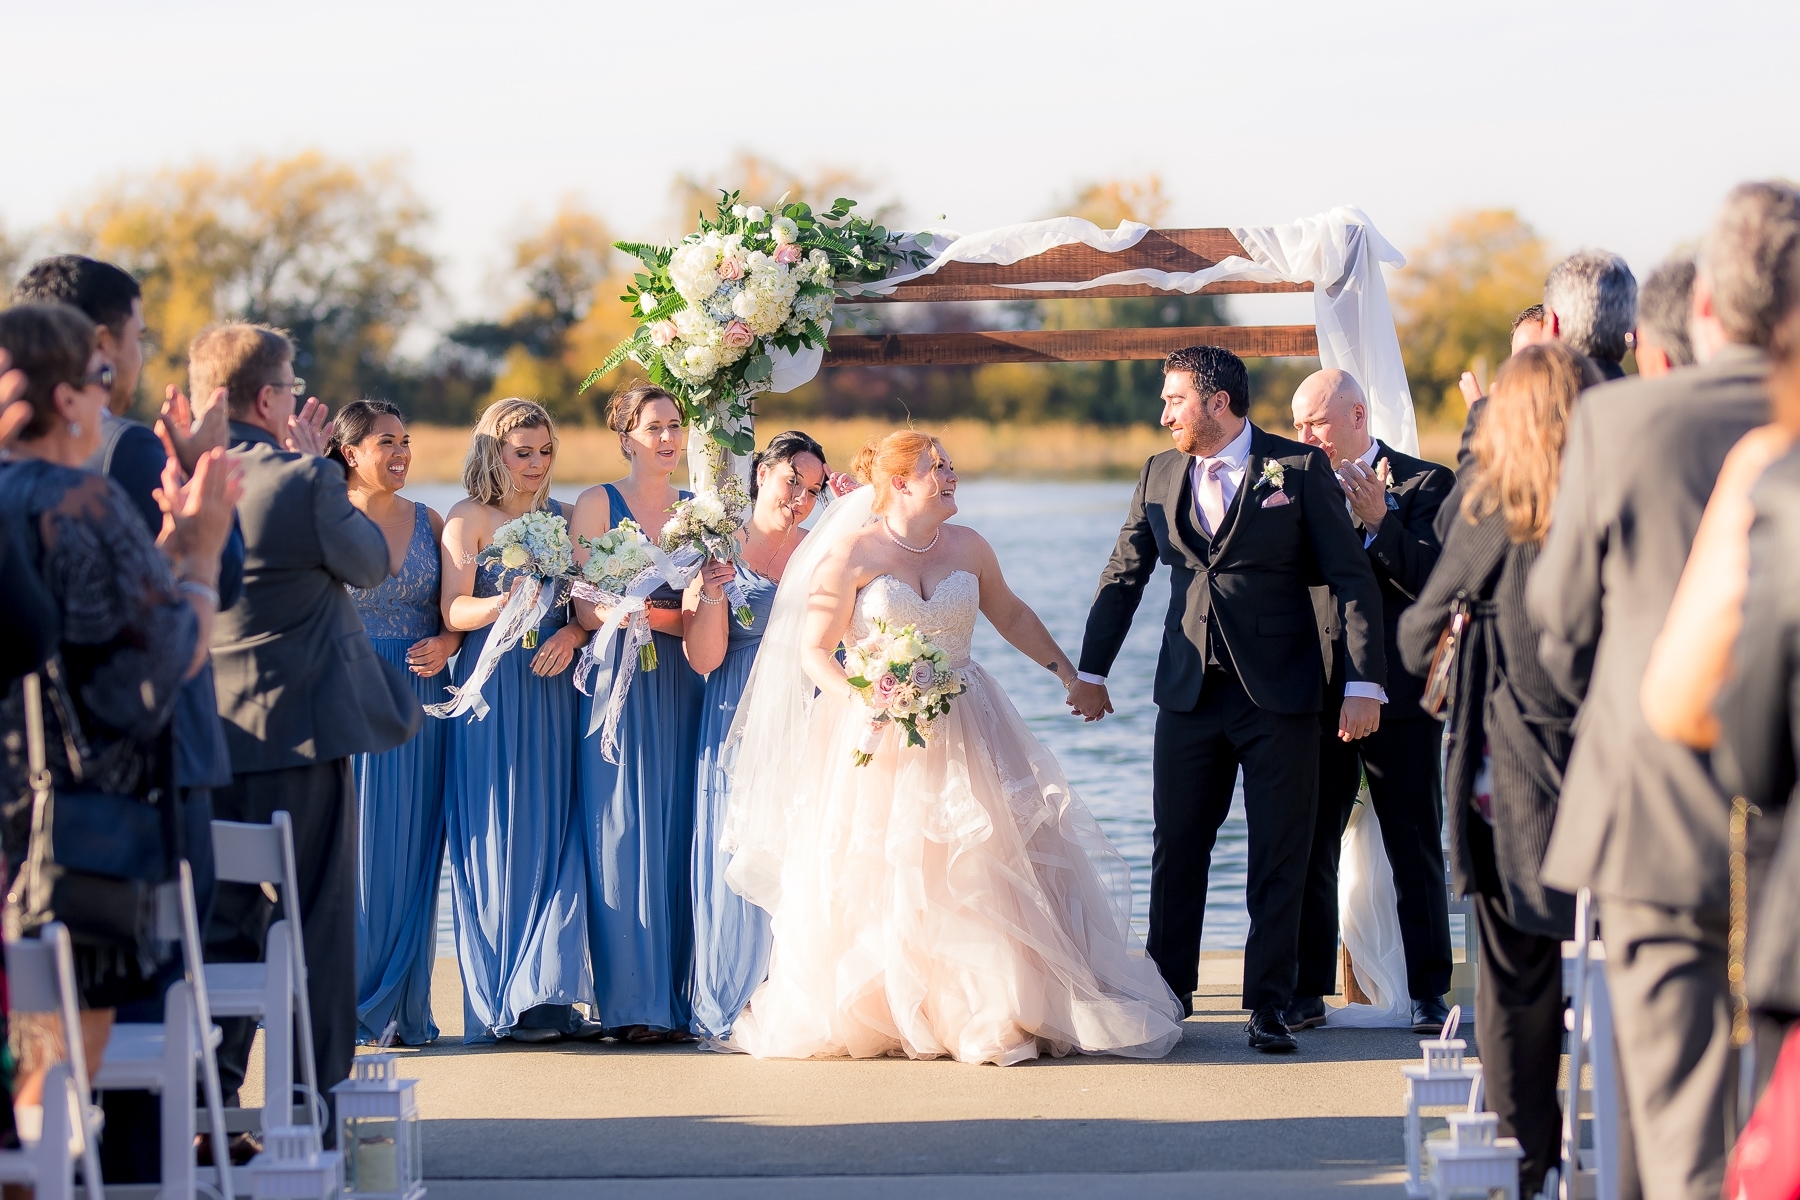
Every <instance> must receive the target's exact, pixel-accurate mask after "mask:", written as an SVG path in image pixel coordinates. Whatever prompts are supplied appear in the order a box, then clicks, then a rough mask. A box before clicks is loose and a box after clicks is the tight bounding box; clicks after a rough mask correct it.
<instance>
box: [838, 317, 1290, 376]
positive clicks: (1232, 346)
mask: <svg viewBox="0 0 1800 1200" xmlns="http://www.w3.org/2000/svg"><path fill="white" fill-rule="evenodd" d="M1183 346H1222V347H1224V348H1225V349H1227V350H1230V351H1232V352H1233V353H1236V354H1240V355H1242V356H1244V357H1245V358H1281V357H1293V358H1311V357H1313V356H1314V355H1316V354H1318V352H1319V338H1318V333H1317V331H1316V330H1315V329H1314V328H1313V327H1312V326H1311V325H1198V326H1188V327H1186V328H1172V329H1022V330H995V331H992V332H975V333H889V334H874V335H870V334H849V333H840V334H836V335H834V336H833V337H832V339H831V349H830V350H829V351H827V352H826V355H825V363H824V365H825V366H827V367H925V366H966V365H972V364H976V363H1006V362H1116V361H1120V360H1124V359H1156V358H1162V357H1164V356H1166V355H1167V354H1169V353H1170V352H1171V351H1174V350H1179V349H1181V348H1182V347H1183Z"/></svg>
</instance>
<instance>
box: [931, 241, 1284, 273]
mask: <svg viewBox="0 0 1800 1200" xmlns="http://www.w3.org/2000/svg"><path fill="white" fill-rule="evenodd" d="M1232 257H1237V258H1249V257H1250V255H1249V253H1248V252H1247V251H1246V250H1245V249H1244V245H1243V243H1242V242H1240V241H1238V240H1237V237H1236V235H1234V234H1233V233H1232V232H1231V230H1229V229H1152V230H1151V231H1150V232H1148V233H1146V234H1145V235H1144V236H1143V237H1142V238H1140V239H1138V244H1137V245H1135V246H1133V247H1131V249H1129V250H1121V251H1119V252H1118V253H1117V254H1108V253H1106V252H1105V251H1104V250H1096V249H1094V248H1093V247H1092V246H1089V245H1087V244H1086V243H1084V242H1076V243H1074V244H1072V245H1068V246H1055V247H1052V248H1051V249H1049V250H1046V251H1044V252H1043V253H1042V254H1034V255H1032V256H1031V257H1030V258H1022V259H1020V260H1019V261H1018V262H1016V263H1010V264H1007V265H1005V266H1002V265H1000V264H999V263H972V262H952V263H945V264H944V265H943V266H942V267H940V268H938V269H937V270H936V271H935V272H933V273H932V274H930V275H928V276H926V277H925V278H926V279H930V280H933V281H935V282H937V283H940V284H952V283H1061V282H1064V281H1067V280H1075V279H1098V278H1100V276H1102V275H1111V274H1112V273H1114V272H1115V271H1133V270H1137V269H1139V268H1148V269H1150V270H1154V271H1204V270H1205V269H1206V268H1208V267H1210V266H1213V265H1214V264H1216V263H1219V262H1222V261H1223V260H1225V259H1227V258H1232Z"/></svg>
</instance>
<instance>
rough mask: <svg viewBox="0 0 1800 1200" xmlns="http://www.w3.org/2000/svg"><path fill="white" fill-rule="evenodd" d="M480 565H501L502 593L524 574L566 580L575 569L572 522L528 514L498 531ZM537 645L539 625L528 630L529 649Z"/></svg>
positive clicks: (552, 515) (478, 557)
mask: <svg viewBox="0 0 1800 1200" xmlns="http://www.w3.org/2000/svg"><path fill="white" fill-rule="evenodd" d="M475 560H476V561H477V562H484V563H495V562H497V563H499V564H500V585H501V590H502V591H504V590H505V589H506V585H507V584H509V583H510V582H511V580H512V577H516V576H518V575H524V576H527V577H529V578H532V579H535V580H537V581H538V583H539V586H540V587H541V586H542V584H543V583H544V582H545V581H547V580H556V579H562V578H565V577H566V576H567V575H569V573H570V572H571V571H573V570H574V569H575V547H574V546H573V545H572V544H571V543H570V541H569V523H568V522H567V521H565V520H563V518H561V517H559V516H557V515H556V514H555V513H548V512H542V511H539V512H528V513H526V514H525V515H524V516H522V517H514V518H513V519H512V520H510V521H508V522H507V523H506V524H504V525H502V526H501V527H500V528H498V529H496V530H494V540H493V541H492V542H489V543H488V544H487V546H486V547H485V548H483V549H482V551H481V553H480V554H477V555H476V556H475ZM536 646H537V628H536V624H535V623H534V624H533V627H532V628H530V629H528V630H526V631H525V648H526V649H527V650H531V649H534V648H536Z"/></svg>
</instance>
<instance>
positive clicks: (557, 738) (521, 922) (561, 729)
mask: <svg viewBox="0 0 1800 1200" xmlns="http://www.w3.org/2000/svg"><path fill="white" fill-rule="evenodd" d="M551 632H554V629H553V628H549V627H547V628H545V629H544V630H543V631H542V633H543V635H544V636H548V634H549V633H551ZM487 633H488V630H486V629H481V630H476V631H475V632H474V633H472V634H470V635H469V637H468V638H467V640H465V641H464V643H463V647H462V652H461V653H460V654H459V655H458V656H457V660H456V669H455V671H454V672H453V675H454V678H455V682H456V683H458V684H461V683H462V682H463V680H464V679H465V678H467V675H468V673H469V672H470V671H472V670H473V669H474V665H475V661H476V659H477V658H479V657H480V654H481V647H482V644H483V643H484V642H485V641H486V635H487ZM536 653H537V651H536V650H532V649H526V648H525V647H524V646H515V647H513V649H511V650H509V651H507V653H506V655H505V657H503V658H502V659H501V660H500V662H499V664H498V666H497V667H496V668H495V670H494V674H493V676H492V677H491V678H489V680H488V682H487V686H486V687H485V688H484V689H483V690H482V695H483V696H484V698H485V699H486V700H487V702H488V704H489V706H490V708H489V712H488V714H487V717H486V718H485V719H482V720H475V719H473V717H472V715H467V714H466V715H464V716H460V717H452V718H450V719H449V720H447V721H445V722H444V723H445V724H447V725H449V726H450V733H449V738H450V753H449V755H448V759H447V763H446V767H445V774H446V781H445V792H446V804H445V817H446V822H447V825H448V833H449V843H450V880H451V886H452V896H453V899H454V902H455V911H456V948H457V956H458V958H459V959H460V960H461V964H462V977H463V1006H464V1007H463V1011H464V1034H463V1040H464V1041H465V1042H477V1041H485V1040H488V1039H490V1038H493V1037H497V1036H504V1035H505V1034H507V1033H509V1032H510V1031H511V1030H512V1028H513V1027H514V1026H515V1025H517V1024H519V1023H520V1021H519V1018H520V1017H521V1016H524V1015H525V1014H526V1013H528V1012H530V1011H531V1010H532V1009H535V1008H539V1007H540V1006H544V1005H549V1006H554V1008H552V1009H546V1010H544V1011H543V1012H540V1013H536V1014H533V1016H532V1018H531V1019H530V1020H527V1021H526V1022H525V1023H526V1024H535V1025H538V1026H540V1027H545V1028H560V1026H559V1025H558V1023H557V1020H560V1021H562V1022H564V1023H566V1022H567V1021H568V1020H569V1019H570V1017H571V1010H567V1009H566V1006H568V1005H572V1004H574V1003H576V1002H577V1001H586V1000H590V999H591V998H592V996H593V983H592V977H591V975H590V974H589V972H588V962H587V929H586V923H585V921H584V914H583V912H582V886H583V876H584V874H585V866H584V864H583V862H582V857H581V839H580V837H579V836H577V835H576V831H575V829H574V819H575V780H574V774H575V772H574V766H575V698H576V696H577V695H578V693H577V692H576V691H575V686H574V684H573V683H572V682H571V680H570V677H569V673H568V672H567V671H564V672H563V673H562V674H560V675H552V676H549V677H547V678H546V677H543V676H538V675H534V674H532V672H531V659H532V657H533V656H534V655H535V654H536ZM426 719H427V720H436V719H437V718H435V717H428V718H426ZM546 1015H549V1016H552V1017H555V1018H557V1020H549V1021H546V1020H545V1019H544V1018H545V1017H546Z"/></svg>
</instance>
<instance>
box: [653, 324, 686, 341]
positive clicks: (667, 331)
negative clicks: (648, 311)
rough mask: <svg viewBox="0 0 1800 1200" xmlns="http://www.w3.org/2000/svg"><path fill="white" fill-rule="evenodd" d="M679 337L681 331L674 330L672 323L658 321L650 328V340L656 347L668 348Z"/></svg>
mask: <svg viewBox="0 0 1800 1200" xmlns="http://www.w3.org/2000/svg"><path fill="white" fill-rule="evenodd" d="M680 335H681V331H680V330H678V329H676V328H675V322H673V321H658V322H657V323H656V324H654V325H652V326H651V327H650V340H651V341H652V342H655V343H656V344H657V345H658V346H668V345H669V344H670V343H671V342H673V341H674V340H675V339H676V338H677V337H679V336H680Z"/></svg>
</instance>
